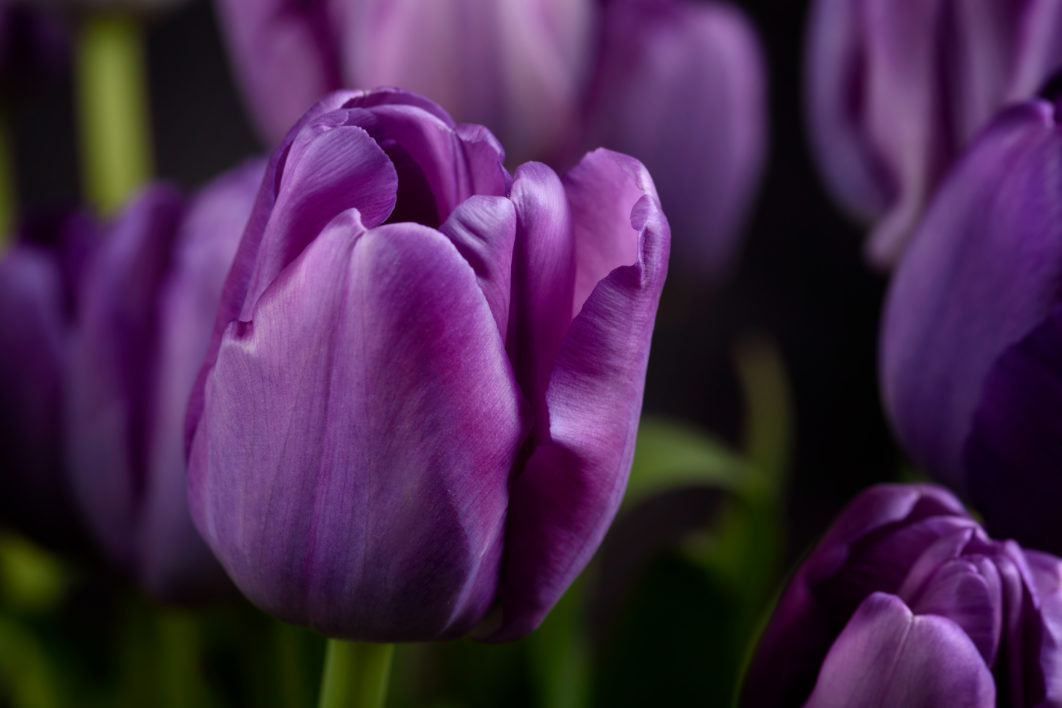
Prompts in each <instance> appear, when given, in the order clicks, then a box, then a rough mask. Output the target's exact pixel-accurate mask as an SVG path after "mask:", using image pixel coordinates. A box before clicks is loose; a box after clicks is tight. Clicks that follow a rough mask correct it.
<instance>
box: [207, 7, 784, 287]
mask: <svg viewBox="0 0 1062 708" xmlns="http://www.w3.org/2000/svg"><path fill="white" fill-rule="evenodd" d="M218 8H219V13H220V18H221V25H222V27H223V29H224V30H225V31H226V33H227V36H228V39H229V45H230V50H231V55H232V58H233V62H234V65H235V69H236V73H237V76H238V78H239V79H240V83H241V84H242V88H243V91H244V95H245V97H246V99H247V103H248V104H249V106H250V107H251V110H250V114H251V115H252V116H253V118H254V119H255V120H256V121H257V122H258V124H259V128H260V130H261V132H262V134H263V135H264V136H265V137H266V138H267V139H268V140H269V141H270V142H274V141H277V140H279V139H280V137H281V136H282V135H283V134H284V132H285V131H286V130H287V129H288V128H289V127H290V126H291V125H292V124H293V123H294V121H295V120H296V118H298V117H299V116H300V115H301V114H302V112H303V111H305V110H306V109H307V108H308V107H309V106H310V104H311V103H313V101H315V100H316V99H317V98H319V97H320V96H321V95H322V94H323V93H324V92H325V91H327V90H330V89H338V88H343V87H361V88H370V87H374V86H381V85H390V86H401V87H402V88H404V89H409V90H412V91H416V92H418V93H421V94H423V95H425V96H426V97H428V98H430V99H431V100H433V101H435V102H437V103H439V104H440V105H441V106H442V107H443V108H444V109H445V110H447V111H448V112H449V113H450V114H451V115H453V116H454V118H455V119H457V120H459V121H468V122H473V123H481V124H483V125H485V126H487V127H488V128H489V129H490V130H491V131H492V132H494V133H495V134H496V135H497V136H498V137H499V138H500V139H501V141H502V144H504V145H505V146H506V149H507V150H508V152H509V157H510V159H511V161H512V164H516V163H518V162H522V161H524V160H527V159H535V160H541V161H543V162H546V163H548V164H550V165H551V166H553V167H554V168H556V169H558V170H563V169H565V168H567V167H568V166H570V165H571V164H573V163H574V162H575V161H576V160H577V159H578V158H579V157H580V156H581V155H582V154H583V152H584V151H586V150H588V149H593V148H596V147H598V146H603V147H607V148H610V149H614V150H620V151H623V152H626V153H629V154H631V155H633V156H634V157H636V158H638V159H639V160H641V161H643V162H644V163H645V164H646V165H647V166H648V167H649V168H650V170H651V171H652V173H653V174H654V175H655V176H656V179H657V183H658V185H659V187H660V195H661V199H662V202H663V205H664V208H665V209H666V210H667V213H668V214H669V216H670V217H671V221H672V227H673V231H674V232H675V235H676V238H675V242H676V249H677V252H676V253H677V256H678V257H677V258H676V262H677V263H679V264H680V265H681V266H682V267H683V268H684V269H685V270H686V271H687V273H688V274H690V275H694V276H701V277H703V276H704V275H706V274H707V275H715V274H718V273H719V272H720V271H721V270H723V269H725V267H726V266H727V265H728V264H729V263H730V261H731V260H732V257H733V253H734V252H735V250H736V245H737V243H736V237H737V235H738V232H739V229H740V226H741V222H742V218H743V216H744V213H745V211H746V208H747V206H748V205H749V202H750V198H751V196H752V193H753V190H754V188H755V186H756V182H757V178H758V176H759V169H760V165H761V162H762V157H763V151H764V150H763V148H764V143H765V139H766V138H765V132H766V127H765V122H766V117H765V114H764V113H765V108H764V85H763V84H764V80H763V66H762V60H761V56H760V49H759V45H758V43H757V40H756V37H755V35H754V33H753V31H752V29H751V28H750V27H749V25H748V23H747V22H746V21H745V19H744V17H743V16H742V15H741V14H740V13H738V12H737V11H736V10H735V9H734V8H731V7H729V6H725V5H721V4H718V3H713V2H695V1H693V0H605V1H602V2H597V1H595V0H575V1H572V0H515V1H513V2H496V1H495V0H449V1H443V2H431V3H424V2H419V1H418V0H339V1H337V2H326V1H325V0H310V1H309V2H303V3H291V2H289V1H288V0H218Z"/></svg>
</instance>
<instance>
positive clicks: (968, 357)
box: [881, 102, 1062, 490]
mask: <svg viewBox="0 0 1062 708" xmlns="http://www.w3.org/2000/svg"><path fill="white" fill-rule="evenodd" d="M1052 114H1053V111H1052V108H1051V106H1050V105H1048V104H1046V103H1042V102H1033V103H1028V104H1023V105H1019V106H1015V107H1013V108H1011V109H1008V110H1007V111H1005V112H1004V113H1003V114H1002V115H1001V116H1000V117H999V118H998V119H997V120H996V121H995V122H994V123H993V124H992V126H991V127H990V128H988V129H987V130H986V131H985V132H984V133H983V134H982V135H981V137H980V138H979V139H978V141H977V143H976V144H975V145H974V146H973V147H972V148H971V150H970V151H969V152H968V153H967V155H966V157H965V158H964V159H963V160H962V162H961V163H960V164H959V165H958V166H957V167H956V169H955V170H954V171H953V172H952V173H951V175H950V177H949V178H948V180H946V181H945V183H944V184H943V185H942V186H941V188H940V189H939V190H938V193H937V197H936V199H935V200H934V202H933V204H932V206H931V208H930V210H929V211H928V212H927V214H926V217H925V219H924V220H923V222H922V224H921V226H920V228H919V230H918V233H917V234H916V236H915V238H914V240H913V241H912V243H911V246H910V249H909V250H908V252H907V254H906V255H905V257H904V260H903V262H902V263H901V265H900V267H899V269H898V271H897V273H896V275H895V278H894V279H893V282H892V287H891V292H890V293H889V296H888V301H887V303H886V308H885V315H884V320H883V330H882V349H881V372H882V373H881V377H882V390H883V394H884V399H885V402H886V406H887V409H888V411H889V414H890V417H891V418H892V422H893V425H894V427H895V428H896V431H897V434H898V436H899V438H900V440H901V442H902V443H903V444H904V446H905V448H906V449H907V450H908V452H909V453H910V454H911V455H912V457H914V459H915V461H916V462H918V464H919V465H920V466H921V467H923V468H924V469H926V470H927V471H929V472H931V473H932V474H933V475H935V476H936V477H938V478H939V479H941V480H943V481H944V482H946V483H947V484H948V485H949V486H952V487H954V488H957V489H960V490H967V489H968V487H967V480H966V479H965V475H964V471H963V464H962V448H963V445H964V444H965V441H966V438H967V436H968V435H969V433H970V427H971V424H972V421H973V416H974V413H975V409H976V406H977V403H978V399H979V397H980V393H981V390H982V387H983V385H984V380H985V377H986V375H987V374H988V372H989V370H990V368H991V366H992V364H993V362H994V361H995V360H996V359H997V357H998V356H999V355H1000V354H1001V352H1002V351H1003V350H1004V349H1005V348H1006V347H1008V346H1009V345H1011V344H1012V343H1014V342H1016V341H1017V340H1018V339H1020V338H1021V337H1022V336H1024V335H1025V333H1027V332H1028V331H1029V330H1031V329H1032V328H1033V327H1034V326H1035V325H1036V324H1037V323H1038V322H1040V321H1041V320H1042V319H1043V318H1044V317H1045V316H1046V315H1047V313H1048V311H1049V308H1050V307H1051V305H1052V303H1054V302H1055V300H1056V297H1057V289H1058V282H1059V281H1060V280H1062V212H1060V210H1059V206H1058V198H1057V195H1058V194H1059V193H1060V192H1062V133H1060V132H1059V131H1058V129H1057V128H1056V126H1055V123H1054V120H1053V118H1052Z"/></svg>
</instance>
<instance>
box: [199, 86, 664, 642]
mask: <svg viewBox="0 0 1062 708" xmlns="http://www.w3.org/2000/svg"><path fill="white" fill-rule="evenodd" d="M502 161H503V154H502V151H501V148H500V146H499V145H498V143H497V141H496V140H495V139H494V137H493V135H491V133H490V132H488V131H487V130H486V129H484V128H482V127H481V126H474V125H455V124H454V123H453V121H452V120H451V119H450V117H449V116H448V115H447V114H446V113H444V112H443V111H442V110H441V109H439V108H438V107H437V106H436V105H435V104H433V103H431V102H430V101H427V100H425V99H423V98H420V97H418V96H415V95H413V94H409V93H405V92H401V91H397V90H378V91H372V92H340V93H336V94H332V95H330V96H328V97H326V98H325V99H323V100H322V101H321V102H320V103H319V104H318V105H317V106H315V107H314V108H313V109H312V110H311V111H310V112H309V113H308V114H307V115H306V116H305V117H304V118H303V119H302V120H301V121H300V122H299V123H298V124H297V125H296V127H294V128H293V129H292V131H291V132H290V133H289V134H288V136H287V138H285V140H284V142H283V143H282V144H281V145H280V147H279V148H278V149H277V151H276V152H275V153H274V155H273V158H272V161H271V162H270V164H269V167H268V169H267V171H266V176H265V179H264V182H263V188H262V191H261V193H260V195H259V198H258V202H257V204H256V206H255V209H254V212H253V215H252V217H251V221H250V223H249V224H248V229H247V232H246V233H245V235H244V238H243V241H242V242H241V244H240V247H239V250H238V252H237V255H236V259H235V262H234V264H233V268H232V271H231V273H230V275H229V278H228V281H227V282H226V285H225V291H224V295H223V297H222V302H221V308H220V311H219V316H218V322H217V325H216V327H215V337H214V342H213V345H212V347H211V349H210V351H209V353H208V355H207V359H206V364H205V367H204V371H203V375H202V377H201V383H202V386H201V387H200V388H198V389H197V391H196V392H195V393H194V394H193V398H192V402H191V404H190V406H189V428H190V450H191V452H190V462H189V465H190V473H189V499H190V503H191V509H192V516H193V518H194V519H195V522H196V525H197V526H198V527H199V529H200V531H201V532H202V534H203V536H204V538H205V539H206V540H207V542H208V543H209V544H210V546H211V548H213V550H214V552H215V554H216V555H217V557H218V558H219V559H220V560H221V562H222V564H223V565H224V566H225V569H226V570H227V571H228V573H229V575H230V577H232V579H233V580H234V581H235V583H236V584H237V585H238V586H239V587H240V589H241V590H243V592H244V593H245V594H246V595H247V596H248V597H249V598H250V599H251V600H252V601H254V602H255V603H256V604H258V605H259V606H261V607H262V608H264V609H266V610H267V611H269V612H271V613H273V614H275V615H277V616H279V617H280V618H282V619H285V620H288V621H291V622H295V623H299V624H304V625H310V626H312V627H315V628H317V629H319V630H321V631H322V632H324V633H326V634H329V635H333V636H342V637H348V638H358V639H369V640H388V641H397V640H421V639H432V638H438V637H451V636H456V635H460V634H465V633H468V632H469V631H470V630H472V629H473V628H474V627H476V626H477V625H479V627H478V630H477V631H478V634H479V635H480V636H483V637H489V638H492V639H509V638H513V637H516V636H519V635H521V634H524V633H526V632H528V631H530V630H531V629H533V628H534V627H535V626H536V625H537V624H538V622H539V621H541V619H542V617H543V616H544V615H545V613H546V612H547V611H548V609H549V608H550V607H551V606H552V604H553V603H554V602H555V601H556V600H557V598H558V597H559V596H560V594H561V593H562V592H563V591H564V589H565V588H566V587H567V585H568V584H569V583H570V582H571V581H572V579H573V578H574V577H575V576H576V575H577V574H578V573H579V571H580V570H581V569H582V568H583V566H584V565H585V564H586V563H587V561H588V560H589V558H590V556H591V554H592V553H593V552H594V550H595V548H596V547H597V545H598V543H599V542H600V540H601V538H602V536H603V534H604V532H605V529H606V527H607V526H608V524H609V522H610V521H611V519H612V517H613V515H614V514H615V511H616V508H617V506H618V504H619V501H620V497H621V496H622V494H623V490H624V486H625V484H626V479H627V474H628V471H629V468H630V464H631V458H632V454H633V446H634V438H635V432H636V428H637V422H638V415H639V411H640V408H641V399H642V389H643V385H644V376H645V367H646V362H647V358H648V354H649V340H650V335H651V333H652V328H653V318H654V314H655V311H656V306H657V301H658V298H659V294H660V290H661V288H662V286H663V280H664V276H665V271H666V261H667V249H668V233H669V232H668V227H667V222H666V221H665V219H664V217H663V214H662V213H661V211H660V207H659V203H658V201H657V197H656V193H655V190H654V188H653V184H652V181H651V179H650V178H649V175H648V174H647V173H646V171H645V169H644V168H643V167H642V166H641V164H640V163H638V162H637V161H636V160H633V159H631V158H629V157H626V156H624V155H619V154H616V153H612V152H609V151H607V150H598V151H596V152H593V153H590V154H589V155H587V156H586V157H585V158H583V160H582V161H580V162H579V164H577V165H576V166H575V167H574V168H572V169H571V170H570V171H569V172H568V173H567V174H565V175H564V176H563V178H561V177H558V176H557V175H556V174H555V173H554V172H553V171H552V170H551V169H550V168H548V167H546V166H545V165H542V164H536V163H528V164H525V165H523V166H521V167H520V168H519V169H517V171H516V173H515V175H514V176H513V177H510V176H509V174H508V173H507V172H506V170H505V168H504V167H503V162H502Z"/></svg>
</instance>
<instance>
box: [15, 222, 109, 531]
mask: <svg viewBox="0 0 1062 708" xmlns="http://www.w3.org/2000/svg"><path fill="white" fill-rule="evenodd" d="M96 230H97V229H96V224H95V223H93V221H92V220H91V219H90V218H89V217H88V216H87V215H85V214H83V213H80V212H74V213H62V214H56V215H50V216H48V217H46V218H42V219H36V220H33V221H31V222H29V223H27V224H26V225H24V226H23V228H22V230H21V233H20V234H19V237H18V239H17V240H16V242H15V243H14V244H13V245H12V246H10V247H9V248H8V250H7V252H6V253H5V254H4V256H3V259H0V361H3V362H4V366H2V367H0V460H2V463H0V522H3V523H6V524H10V525H11V526H13V527H14V528H17V529H18V530H20V531H22V532H24V533H26V534H28V535H29V536H31V537H33V538H34V539H36V540H38V541H41V542H43V543H46V544H48V545H51V546H55V547H60V548H66V549H70V548H73V547H76V546H77V545H78V540H79V539H80V537H81V528H80V526H79V524H78V523H77V517H76V514H75V512H74V506H73V501H72V498H71V495H70V488H69V484H68V483H67V481H66V475H65V472H64V468H63V450H64V442H63V432H62V417H63V416H62V411H63V405H64V403H63V402H64V400H65V399H64V397H65V395H66V370H67V362H68V357H69V340H70V337H71V333H72V331H73V328H74V320H75V318H76V316H77V312H76V309H77V304H78V303H77V298H76V296H75V293H76V292H77V290H78V287H79V285H80V282H81V281H82V279H83V277H84V273H85V271H86V269H87V268H88V264H89V262H90V260H91V257H92V253H93V251H94V248H95V241H96Z"/></svg>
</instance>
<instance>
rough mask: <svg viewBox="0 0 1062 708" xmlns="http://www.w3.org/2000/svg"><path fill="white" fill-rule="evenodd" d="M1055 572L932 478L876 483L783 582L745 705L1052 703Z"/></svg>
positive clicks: (1058, 605)
mask: <svg viewBox="0 0 1062 708" xmlns="http://www.w3.org/2000/svg"><path fill="white" fill-rule="evenodd" d="M1060 578H1062V560H1060V559H1058V558H1056V557H1055V556H1051V555H1048V554H1046V553H1040V552H1038V551H1031V550H1023V549H1022V548H1021V547H1019V546H1018V545H1017V544H1015V543H1014V542H1013V541H994V540H992V539H990V538H988V536H986V535H985V533H984V531H983V530H982V529H981V527H980V526H978V525H977V523H976V522H975V521H974V520H973V519H971V518H970V517H969V516H967V515H966V513H965V512H964V511H963V508H962V506H961V505H960V504H959V502H958V501H957V500H956V499H955V498H954V497H953V496H951V495H950V494H949V493H948V492H946V491H945V490H943V489H941V488H939V487H934V486H930V485H879V486H876V487H872V488H870V489H868V490H866V491H865V492H863V493H862V494H861V495H859V496H858V497H857V498H856V499H855V500H854V501H853V502H852V503H851V504H849V505H848V507H847V508H846V509H845V510H844V511H843V512H841V515H840V516H839V517H838V519H837V520H836V521H835V522H834V524H833V526H832V527H831V528H830V530H829V531H828V532H827V533H826V535H825V536H824V537H823V539H822V540H821V541H820V542H819V544H818V546H817V547H816V548H815V550H814V551H813V552H812V553H811V555H810V556H809V557H808V558H807V560H806V561H804V563H803V564H802V565H801V567H800V569H799V570H798V571H797V572H796V574H795V575H794V576H793V578H792V580H791V581H790V583H789V586H788V587H787V588H786V590H785V592H784V593H783V594H782V597H781V599H780V600H779V602H778V606H777V608H776V609H775V611H774V615H773V617H772V618H771V620H770V622H769V624H768V625H767V628H766V629H765V630H764V633H763V636H762V637H761V639H760V643H759V647H758V648H757V651H756V654H755V656H754V658H753V660H752V663H751V665H750V667H749V672H748V675H747V677H746V682H745V688H744V694H743V697H742V705H745V706H750V707H757V708H759V707H764V708H766V707H769V706H791V705H804V706H808V707H811V708H818V707H819V706H871V705H873V706H912V707H913V706H925V707H926V708H929V707H930V706H945V705H947V706H984V707H985V708H990V707H994V706H997V705H998V706H1013V707H1015V708H1017V707H1022V706H1045V705H1059V703H1060V702H1062V684H1060V683H1059V681H1058V677H1059V676H1060V675H1062V644H1060V641H1062V584H1060ZM997 699H998V703H997Z"/></svg>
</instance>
